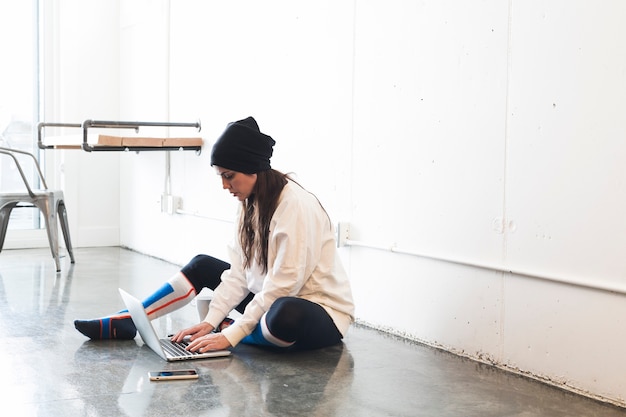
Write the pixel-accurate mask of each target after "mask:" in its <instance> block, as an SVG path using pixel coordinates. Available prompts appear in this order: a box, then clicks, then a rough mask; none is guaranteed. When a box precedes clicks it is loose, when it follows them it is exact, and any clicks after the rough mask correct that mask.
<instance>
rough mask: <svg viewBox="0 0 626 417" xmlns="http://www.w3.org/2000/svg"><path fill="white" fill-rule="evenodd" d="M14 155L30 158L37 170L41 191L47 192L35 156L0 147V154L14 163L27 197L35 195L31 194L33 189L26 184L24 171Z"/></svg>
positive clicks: (44, 180) (46, 186)
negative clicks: (6, 156) (26, 191)
mask: <svg viewBox="0 0 626 417" xmlns="http://www.w3.org/2000/svg"><path fill="white" fill-rule="evenodd" d="M16 153H18V154H23V155H27V156H30V157H31V158H32V160H33V162H34V164H35V167H36V168H37V173H38V174H39V179H40V180H41V185H42V186H43V189H45V190H47V189H48V185H47V184H46V179H45V178H44V176H43V174H42V172H41V167H40V166H39V162H38V161H37V158H35V155H33V154H32V153H30V152H26V151H22V150H19V149H12V148H5V147H2V146H0V154H5V155H8V156H9V157H10V158H12V159H13V161H14V162H15V165H16V167H17V170H18V172H19V173H20V176H21V177H22V181H24V185H25V186H26V189H27V190H28V195H30V196H31V197H34V196H35V194H34V193H33V189H32V188H31V186H30V184H29V183H28V179H26V175H25V174H24V170H23V169H22V165H21V164H20V161H19V160H18V158H17V157H16V156H15V154H16Z"/></svg>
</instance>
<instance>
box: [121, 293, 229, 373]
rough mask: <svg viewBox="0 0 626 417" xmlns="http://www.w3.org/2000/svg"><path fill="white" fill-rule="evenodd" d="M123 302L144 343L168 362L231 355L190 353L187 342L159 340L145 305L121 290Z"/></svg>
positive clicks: (216, 351) (214, 351) (215, 352)
mask: <svg viewBox="0 0 626 417" xmlns="http://www.w3.org/2000/svg"><path fill="white" fill-rule="evenodd" d="M119 291H120V295H121V296H122V300H124V304H126V308H127V309H128V312H129V313H130V316H131V318H132V319H133V323H135V327H137V331H138V332H139V335H140V336H141V338H142V339H143V341H144V343H145V344H146V345H148V347H149V348H150V349H152V350H153V351H154V353H156V354H157V355H159V356H160V357H161V358H163V359H165V360H166V361H168V362H173V361H185V360H189V359H206V358H220V357H224V356H228V355H230V353H231V352H230V350H213V351H209V352H204V353H198V352H189V351H187V350H185V347H186V346H187V343H186V342H182V343H175V342H172V341H171V340H170V339H159V337H158V336H157V333H156V331H155V330H154V327H152V323H150V319H149V318H148V315H147V314H146V311H145V310H144V308H143V304H141V301H139V300H138V299H137V298H135V297H133V296H132V295H130V294H129V293H127V292H126V291H124V290H123V289H121V288H120V289H119Z"/></svg>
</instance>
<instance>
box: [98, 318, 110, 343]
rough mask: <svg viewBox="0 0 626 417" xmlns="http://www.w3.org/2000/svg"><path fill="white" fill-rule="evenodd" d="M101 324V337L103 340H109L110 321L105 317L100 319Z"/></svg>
mask: <svg viewBox="0 0 626 417" xmlns="http://www.w3.org/2000/svg"><path fill="white" fill-rule="evenodd" d="M101 323H102V328H101V329H100V333H101V337H102V338H103V339H110V338H111V319H110V318H108V317H105V318H103V319H102V321H101Z"/></svg>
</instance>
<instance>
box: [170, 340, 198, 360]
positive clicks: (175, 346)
mask: <svg viewBox="0 0 626 417" xmlns="http://www.w3.org/2000/svg"><path fill="white" fill-rule="evenodd" d="M188 345H189V343H187V342H180V343H178V342H172V341H170V340H167V339H162V340H161V346H163V349H164V350H165V351H166V352H167V353H168V354H170V355H172V356H194V355H199V354H200V353H199V352H190V351H188V350H185V348H186V347H187V346H188Z"/></svg>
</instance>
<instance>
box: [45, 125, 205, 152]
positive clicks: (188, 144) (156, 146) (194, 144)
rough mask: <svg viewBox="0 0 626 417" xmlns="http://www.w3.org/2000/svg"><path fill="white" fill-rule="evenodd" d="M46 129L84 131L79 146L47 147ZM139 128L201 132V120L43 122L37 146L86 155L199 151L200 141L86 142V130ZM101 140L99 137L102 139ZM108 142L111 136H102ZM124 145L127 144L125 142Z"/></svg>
mask: <svg viewBox="0 0 626 417" xmlns="http://www.w3.org/2000/svg"><path fill="white" fill-rule="evenodd" d="M46 127H71V128H82V129H83V142H82V144H81V145H76V144H70V145H46V144H45V143H44V141H43V131H44V128H46ZM140 127H193V128H196V129H198V132H199V131H200V129H201V125H200V121H199V120H198V121H197V122H193V123H170V122H121V121H108V120H85V121H84V122H83V123H46V122H41V123H39V124H38V125H37V146H38V147H39V149H78V150H80V149H82V150H84V151H86V152H94V151H109V152H111V151H117V152H120V151H135V152H140V151H177V150H183V151H196V152H197V153H200V150H201V149H202V139H201V138H164V139H157V138H116V139H119V140H117V142H118V143H115V144H101V143H98V144H96V145H92V144H90V143H89V142H88V141H87V137H88V133H89V129H133V130H134V131H135V132H138V131H139V128H140ZM101 138H102V136H101ZM105 138H109V139H111V138H112V137H105ZM125 142H127V143H125Z"/></svg>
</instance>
